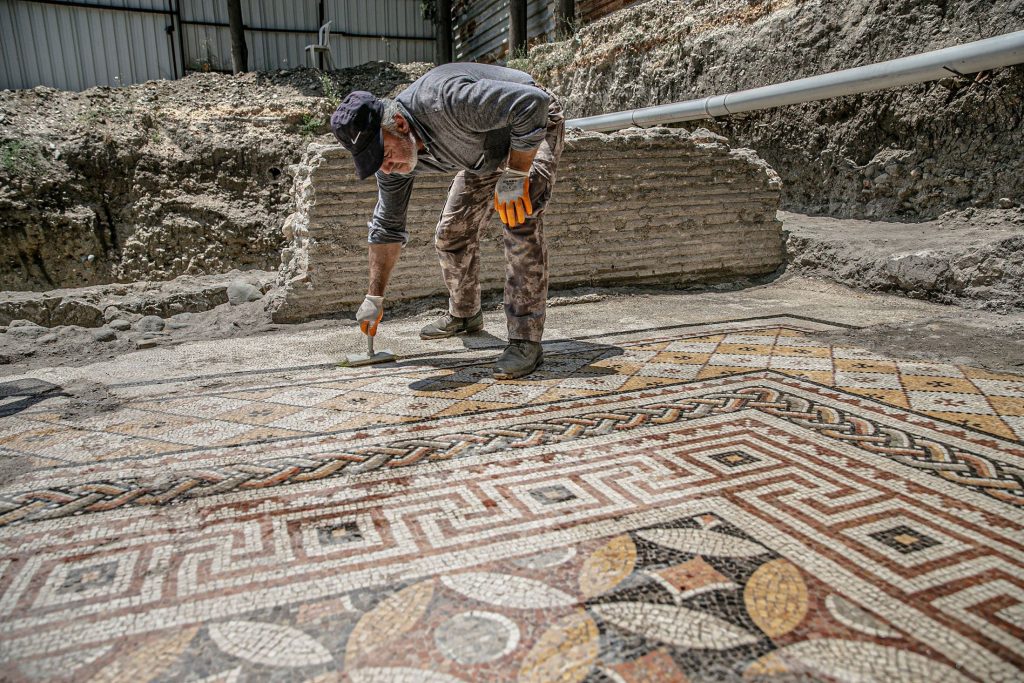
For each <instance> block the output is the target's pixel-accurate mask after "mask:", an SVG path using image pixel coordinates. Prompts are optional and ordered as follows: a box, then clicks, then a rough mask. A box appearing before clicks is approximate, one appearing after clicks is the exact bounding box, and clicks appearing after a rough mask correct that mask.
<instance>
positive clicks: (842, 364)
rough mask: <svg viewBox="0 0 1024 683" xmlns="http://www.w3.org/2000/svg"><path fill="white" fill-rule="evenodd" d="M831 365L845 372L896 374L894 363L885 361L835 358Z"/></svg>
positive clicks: (897, 370) (897, 369)
mask: <svg viewBox="0 0 1024 683" xmlns="http://www.w3.org/2000/svg"><path fill="white" fill-rule="evenodd" d="M832 365H833V366H835V369H836V370H843V371H845V372H888V373H894V374H895V373H897V372H899V368H897V367H896V362H895V361H887V360H857V359H855V358H835V359H833V360H832Z"/></svg>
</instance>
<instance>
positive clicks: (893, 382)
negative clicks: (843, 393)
mask: <svg viewBox="0 0 1024 683" xmlns="http://www.w3.org/2000/svg"><path fill="white" fill-rule="evenodd" d="M835 382H836V386H837V387H853V388H856V389H897V390H899V389H902V388H903V387H902V385H901V384H900V378H899V377H898V376H897V375H894V374H892V373H888V372H845V371H843V370H837V371H836V375H835Z"/></svg>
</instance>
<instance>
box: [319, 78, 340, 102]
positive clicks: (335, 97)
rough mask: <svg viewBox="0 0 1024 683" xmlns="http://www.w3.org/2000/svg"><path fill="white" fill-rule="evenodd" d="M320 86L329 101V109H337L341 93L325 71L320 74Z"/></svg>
mask: <svg viewBox="0 0 1024 683" xmlns="http://www.w3.org/2000/svg"><path fill="white" fill-rule="evenodd" d="M320 87H321V89H322V90H323V91H324V97H326V98H327V101H328V102H330V103H331V109H337V108H338V105H339V104H341V98H342V96H343V95H342V92H341V91H340V90H338V86H336V85H335V84H334V81H332V80H331V77H330V76H328V75H327V74H325V73H322V74H320Z"/></svg>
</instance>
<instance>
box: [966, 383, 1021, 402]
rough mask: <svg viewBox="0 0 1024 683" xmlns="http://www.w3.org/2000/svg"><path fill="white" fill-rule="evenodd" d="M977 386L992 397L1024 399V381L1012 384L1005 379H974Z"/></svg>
mask: <svg viewBox="0 0 1024 683" xmlns="http://www.w3.org/2000/svg"><path fill="white" fill-rule="evenodd" d="M971 381H972V382H974V384H975V386H977V387H978V388H979V389H981V390H982V391H984V392H985V393H986V394H990V395H992V396H1015V397H1017V398H1024V379H1022V380H1020V381H1018V382H1011V381H1008V380H1005V379H972V380H971Z"/></svg>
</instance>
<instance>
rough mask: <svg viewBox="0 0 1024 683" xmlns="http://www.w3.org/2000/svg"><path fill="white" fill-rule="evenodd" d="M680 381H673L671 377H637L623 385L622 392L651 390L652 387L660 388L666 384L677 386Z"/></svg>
mask: <svg viewBox="0 0 1024 683" xmlns="http://www.w3.org/2000/svg"><path fill="white" fill-rule="evenodd" d="M678 382H679V380H677V379H672V378H671V377H642V376H636V375H634V376H633V377H630V378H629V379H628V380H626V383H625V384H623V385H622V389H621V391H632V390H634V389H650V388H652V387H660V386H664V385H665V384H676V383H678Z"/></svg>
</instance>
